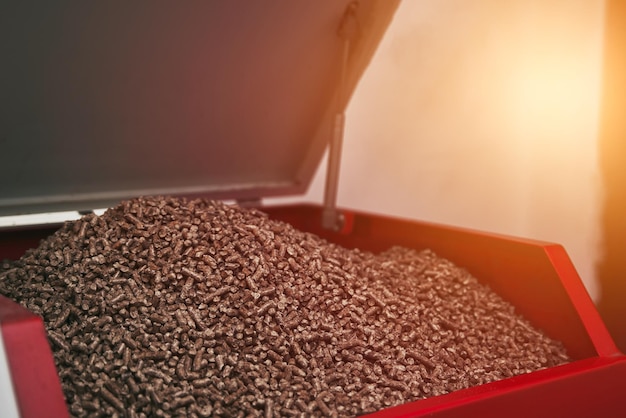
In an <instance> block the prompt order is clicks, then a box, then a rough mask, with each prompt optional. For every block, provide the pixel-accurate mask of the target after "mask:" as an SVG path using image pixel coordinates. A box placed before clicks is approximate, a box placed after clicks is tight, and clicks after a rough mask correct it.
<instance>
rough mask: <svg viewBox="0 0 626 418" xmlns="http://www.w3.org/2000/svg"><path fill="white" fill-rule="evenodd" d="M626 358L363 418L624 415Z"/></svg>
mask: <svg viewBox="0 0 626 418" xmlns="http://www.w3.org/2000/svg"><path fill="white" fill-rule="evenodd" d="M624 393H626V357H625V356H620V357H613V358H591V359H585V360H579V361H576V362H573V363H569V364H566V365H562V366H558V367H552V368H549V369H544V370H540V371H537V372H533V373H529V374H525V375H520V376H516V377H512V378H509V379H504V380H500V381H497V382H493V383H489V384H485V385H481V386H475V387H472V388H469V389H464V390H459V391H456V392H452V393H450V394H447V395H442V396H436V397H433V398H428V399H424V400H421V401H416V402H410V403H405V404H403V405H399V406H396V407H392V408H388V409H384V410H381V411H378V412H375V413H373V414H370V415H367V417H368V418H383V417H396V418H399V417H403V418H405V417H426V416H428V417H435V418H459V417H463V418H474V417H476V418H490V417H493V418H500V417H507V418H526V417H533V418H553V417H580V418H583V417H591V416H597V417H623V416H626V401H625V400H624Z"/></svg>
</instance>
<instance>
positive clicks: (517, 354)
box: [0, 198, 568, 417]
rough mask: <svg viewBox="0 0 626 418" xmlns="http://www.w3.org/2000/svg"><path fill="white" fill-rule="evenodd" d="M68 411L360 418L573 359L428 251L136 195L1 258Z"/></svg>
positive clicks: (233, 209)
mask: <svg viewBox="0 0 626 418" xmlns="http://www.w3.org/2000/svg"><path fill="white" fill-rule="evenodd" d="M0 293H2V294H4V295H6V296H8V297H10V298H11V299H13V300H15V301H17V302H19V303H21V304H23V305H24V306H26V307H27V308H28V309H30V310H31V311H33V312H35V313H37V314H39V315H41V316H42V317H43V318H44V322H45V325H46V328H47V330H48V336H49V340H50V344H51V347H52V350H53V352H54V359H55V362H56V365H57V369H58V372H59V376H60V379H61V382H62V386H63V391H64V394H65V397H66V400H67V403H68V407H69V409H70V411H71V413H72V414H73V415H74V416H128V417H148V416H180V417H183V416H185V417H194V416H195V417H208V416H242V417H243V416H265V417H272V416H355V415H359V414H364V413H368V412H373V411H376V410H380V409H383V408H385V407H388V406H392V405H398V404H402V403H406V402H409V401H414V400H418V399H423V398H426V397H430V396H434V395H440V394H444V393H448V392H451V391H455V390H458V389H462V388H467V387H470V386H474V385H479V384H482V383H487V382H491V381H495V380H498V379H502V378H505V377H509V376H513V375H517V374H521V373H527V372H530V371H534V370H537V369H541V368H545V367H551V366H554V365H557V364H561V363H564V362H567V361H568V357H567V355H566V353H565V350H564V348H563V346H562V345H561V344H560V343H558V342H555V341H552V340H551V339H549V338H548V337H546V336H545V335H544V334H542V333H541V332H540V331H539V330H536V329H534V328H533V326H531V324H529V323H528V322H527V321H526V320H524V319H523V318H521V317H519V316H518V315H517V314H516V313H515V312H514V308H513V306H511V305H510V304H508V303H506V302H505V301H503V300H502V299H501V298H500V297H499V296H498V295H496V294H495V293H493V292H492V291H491V290H490V289H489V288H487V287H485V286H483V285H481V284H480V283H478V281H477V280H476V279H475V278H473V277H472V276H470V274H468V273H467V272H466V271H464V270H463V269H462V268H459V267H456V266H455V265H453V264H452V263H451V262H449V261H447V260H445V259H442V258H440V257H438V256H436V255H435V254H434V253H433V252H431V251H429V250H424V251H419V252H418V251H414V250H410V249H405V248H391V249H389V250H388V251H386V252H384V253H382V254H377V255H375V254H371V253H368V252H365V251H360V250H349V249H345V248H341V247H339V246H337V245H334V244H331V243H328V242H326V241H324V240H322V239H321V238H319V237H316V236H314V235H311V234H308V233H304V232H300V231H298V230H296V229H294V228H293V227H291V226H290V225H288V224H285V223H282V222H278V221H273V220H270V219H268V217H267V216H266V215H264V214H263V213H261V212H259V211H257V210H253V209H243V208H240V207H238V206H234V205H226V204H224V203H221V202H215V201H205V200H191V201H187V200H182V199H175V198H141V199H135V200H131V201H127V202H124V203H122V204H120V205H119V206H117V207H115V208H112V209H110V210H108V211H107V212H106V213H105V214H103V215H102V216H95V215H86V216H84V217H83V218H82V219H80V220H78V221H75V222H70V223H66V224H65V225H64V226H63V227H62V228H61V229H60V230H59V231H58V232H57V233H55V234H54V235H52V236H50V237H49V238H47V239H46V240H44V241H42V242H41V245H40V246H39V247H38V248H36V249H33V250H30V251H29V252H28V253H27V254H25V255H24V256H23V257H22V258H21V259H20V260H18V261H13V262H4V263H2V267H1V268H0Z"/></svg>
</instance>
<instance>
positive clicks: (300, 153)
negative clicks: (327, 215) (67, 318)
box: [0, 0, 397, 214]
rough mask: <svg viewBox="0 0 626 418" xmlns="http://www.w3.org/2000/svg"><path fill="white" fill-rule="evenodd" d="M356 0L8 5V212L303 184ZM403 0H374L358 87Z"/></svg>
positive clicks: (4, 70)
mask: <svg viewBox="0 0 626 418" xmlns="http://www.w3.org/2000/svg"><path fill="white" fill-rule="evenodd" d="M349 4H350V1H348V0H344V1H339V0H333V1H315V2H312V1H293V0H280V1H263V2H254V1H252V2H251V1H198V2H188V1H185V2H175V3H174V2H165V1H134V2H123V1H114V2H82V1H64V2H41V4H37V7H34V6H32V5H29V4H28V3H27V2H21V1H15V2H12V4H8V5H7V4H5V5H2V6H0V10H2V11H1V12H0V48H1V49H0V51H1V52H0V53H1V54H2V57H3V59H2V60H3V64H2V66H1V68H0V97H1V98H0V144H1V153H0V179H1V180H0V214H16V213H32V212H46V211H54V210H67V209H71V210H86V209H93V208H98V207H105V206H110V205H111V204H114V203H116V202H118V201H119V200H122V199H126V198H130V197H134V196H139V195H154V194H178V195H188V196H196V195H202V196H207V197H213V198H226V199H248V198H259V197H263V196H271V195H281V194H294V193H302V192H304V191H305V190H306V187H307V186H308V183H309V181H310V180H311V177H312V176H313V174H314V171H315V168H316V167H317V165H318V164H319V161H320V159H321V157H322V155H323V152H324V148H325V146H326V144H327V142H328V140H329V139H330V136H331V134H332V117H333V114H334V113H335V112H337V110H338V109H340V108H342V107H343V106H345V104H344V103H339V104H338V103H337V101H336V94H337V89H338V84H339V79H340V74H341V65H342V59H341V54H342V50H343V49H342V39H341V37H340V36H339V35H338V29H339V25H340V22H341V21H342V17H343V15H344V13H345V11H346V9H347V7H348V5H349ZM396 7H397V2H389V1H365V0H362V1H360V2H359V7H358V13H357V22H358V29H359V30H358V33H357V35H358V38H357V39H356V40H355V41H354V46H353V47H352V48H351V51H352V52H351V56H350V58H349V61H348V68H347V78H346V80H347V83H346V84H347V90H348V92H352V91H353V89H354V87H355V85H356V83H357V81H358V79H359V77H360V76H361V74H362V72H363V71H364V69H365V68H366V66H367V64H368V62H369V60H370V59H371V56H372V55H373V52H374V50H375V48H376V46H377V45H378V42H379V41H380V38H381V37H382V35H383V33H384V31H385V29H386V28H387V26H388V24H389V22H390V20H391V18H392V16H393V12H394V11H395V9H396Z"/></svg>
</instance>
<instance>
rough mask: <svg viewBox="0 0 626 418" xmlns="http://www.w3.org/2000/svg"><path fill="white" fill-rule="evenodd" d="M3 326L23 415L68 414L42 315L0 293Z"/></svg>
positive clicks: (62, 416) (59, 417)
mask: <svg viewBox="0 0 626 418" xmlns="http://www.w3.org/2000/svg"><path fill="white" fill-rule="evenodd" d="M0 328H1V331H2V338H3V340H4V349H5V352H6V356H7V363H8V365H9V370H10V372H11V380H12V382H13V389H14V392H15V397H16V399H17V405H18V407H19V410H20V416H21V417H22V418H41V417H55V418H65V417H69V414H68V411H67V406H66V403H65V398H64V397H63V391H62V389H61V384H60V382H59V377H58V375H57V371H56V368H55V365H54V359H53V357H52V352H51V350H50V346H49V345H48V340H47V338H46V331H45V328H44V326H43V321H42V320H41V318H40V317H39V316H37V315H35V314H33V313H32V312H30V311H28V310H27V309H25V308H24V307H22V306H20V305H18V304H17V303H15V302H13V301H11V300H10V299H8V298H6V297H4V296H1V295H0Z"/></svg>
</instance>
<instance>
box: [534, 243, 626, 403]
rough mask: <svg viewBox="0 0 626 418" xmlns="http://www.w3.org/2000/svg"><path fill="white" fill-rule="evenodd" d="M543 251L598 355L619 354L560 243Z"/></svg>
mask: <svg viewBox="0 0 626 418" xmlns="http://www.w3.org/2000/svg"><path fill="white" fill-rule="evenodd" d="M545 251H546V254H547V256H548V258H549V259H550V261H551V262H552V265H553V266H554V268H555V270H556V271H557V273H558V275H559V277H560V279H561V283H562V284H563V287H564V289H565V291H566V292H567V294H568V295H569V298H570V300H571V301H572V303H573V304H574V305H575V307H576V311H577V312H578V313H579V316H580V320H581V321H582V323H583V325H584V326H585V329H586V330H587V333H588V334H589V336H590V337H591V341H592V343H593V345H594V347H595V348H596V351H597V352H598V355H600V356H618V355H620V354H621V353H620V352H619V350H618V348H617V346H616V345H615V342H614V341H613V338H612V337H611V334H610V333H609V331H608V329H607V328H606V326H605V324H604V322H603V321H602V318H601V317H600V314H599V313H598V311H597V309H596V307H595V305H594V303H593V301H592V300H591V297H590V296H589V293H587V290H586V289H585V287H584V285H583V282H582V281H581V280H580V278H579V276H578V273H577V272H576V269H575V268H574V265H573V264H572V262H571V260H570V258H569V256H568V255H567V253H566V252H565V249H564V248H563V247H561V246H560V245H549V246H546V247H545ZM624 414H625V415H626V411H624Z"/></svg>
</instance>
